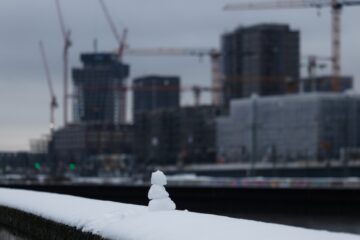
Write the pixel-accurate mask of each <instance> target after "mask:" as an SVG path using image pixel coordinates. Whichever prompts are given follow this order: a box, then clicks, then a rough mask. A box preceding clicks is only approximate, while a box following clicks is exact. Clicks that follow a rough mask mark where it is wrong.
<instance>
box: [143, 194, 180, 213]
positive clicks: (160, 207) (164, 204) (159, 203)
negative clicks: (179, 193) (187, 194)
mask: <svg viewBox="0 0 360 240" xmlns="http://www.w3.org/2000/svg"><path fill="white" fill-rule="evenodd" d="M175 209H176V205H175V203H174V202H173V201H172V200H171V199H170V198H168V197H167V198H163V199H154V200H151V201H150V202H149V211H172V210H175Z"/></svg>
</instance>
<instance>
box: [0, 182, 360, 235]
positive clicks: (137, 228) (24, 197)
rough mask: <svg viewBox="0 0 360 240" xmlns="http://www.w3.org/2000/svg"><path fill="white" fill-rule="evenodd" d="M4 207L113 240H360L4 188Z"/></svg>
mask: <svg viewBox="0 0 360 240" xmlns="http://www.w3.org/2000/svg"><path fill="white" fill-rule="evenodd" d="M0 205H2V206H7V207H11V208H15V209H19V210H22V211H25V212H29V213H32V214H36V215H39V216H41V217H43V218H46V219H49V220H53V221H56V222H59V223H63V224H67V225H70V226H73V227H76V228H78V229H80V230H82V231H86V232H91V233H94V234H98V235H101V236H103V237H104V238H108V239H112V240H203V239H204V240H205V239H206V240H219V239H226V240H239V239H242V240H289V239H291V240H360V236H357V235H351V234H342V233H330V232H326V231H316V230H307V229H302V228H295V227H289V226H283V225H277V224H268V223H261V222H255V221H248V220H240V219H233V218H228V217H221V216H215V215H208V214H198V213H192V212H187V211H178V210H176V211H155V212H151V211H148V208H147V207H145V206H138V205H130V204H123V203H115V202H109V201H99V200H91V199H85V198H79V197H73V196H67V195H59V194H50V193H42V192H34V191H24V190H12V189H5V188H0Z"/></svg>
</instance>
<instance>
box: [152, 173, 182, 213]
mask: <svg viewBox="0 0 360 240" xmlns="http://www.w3.org/2000/svg"><path fill="white" fill-rule="evenodd" d="M166 183H167V181H166V176H165V174H164V173H163V172H161V171H159V170H158V171H156V172H153V173H152V175H151V187H150V190H149V193H148V198H149V200H150V202H149V211H152V212H155V211H171V210H175V209H176V205H175V203H174V202H173V201H172V200H171V199H170V197H169V193H168V192H167V191H166V189H165V187H164V186H165V185H166Z"/></svg>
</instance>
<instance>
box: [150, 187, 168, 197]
mask: <svg viewBox="0 0 360 240" xmlns="http://www.w3.org/2000/svg"><path fill="white" fill-rule="evenodd" d="M167 197H169V193H168V192H167V191H166V190H165V187H164V186H159V185H152V186H151V188H150V190H149V194H148V198H149V199H162V198H167Z"/></svg>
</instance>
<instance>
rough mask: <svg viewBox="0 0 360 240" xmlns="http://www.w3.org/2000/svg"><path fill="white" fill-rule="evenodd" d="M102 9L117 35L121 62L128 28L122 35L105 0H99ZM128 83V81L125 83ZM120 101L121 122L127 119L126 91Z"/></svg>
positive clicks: (118, 53) (115, 35)
mask: <svg viewBox="0 0 360 240" xmlns="http://www.w3.org/2000/svg"><path fill="white" fill-rule="evenodd" d="M99 3H100V6H101V9H102V10H103V13H104V15H105V18H106V21H107V22H108V24H109V26H110V29H111V31H112V33H113V35H114V37H115V40H116V42H117V44H118V46H117V50H116V56H117V58H118V61H119V62H121V61H122V59H123V53H124V49H125V47H126V38H127V33H128V29H127V28H125V29H124V31H123V34H122V36H120V34H119V32H118V29H117V27H116V26H115V24H114V21H113V19H112V17H111V15H110V12H109V9H108V8H107V6H106V4H105V1H104V0H99ZM125 85H126V83H125ZM119 98H120V99H119V101H120V111H121V113H120V114H121V115H120V117H121V119H120V121H121V122H125V121H126V112H127V111H126V107H127V101H126V100H127V99H126V93H125V94H120V96H119Z"/></svg>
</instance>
